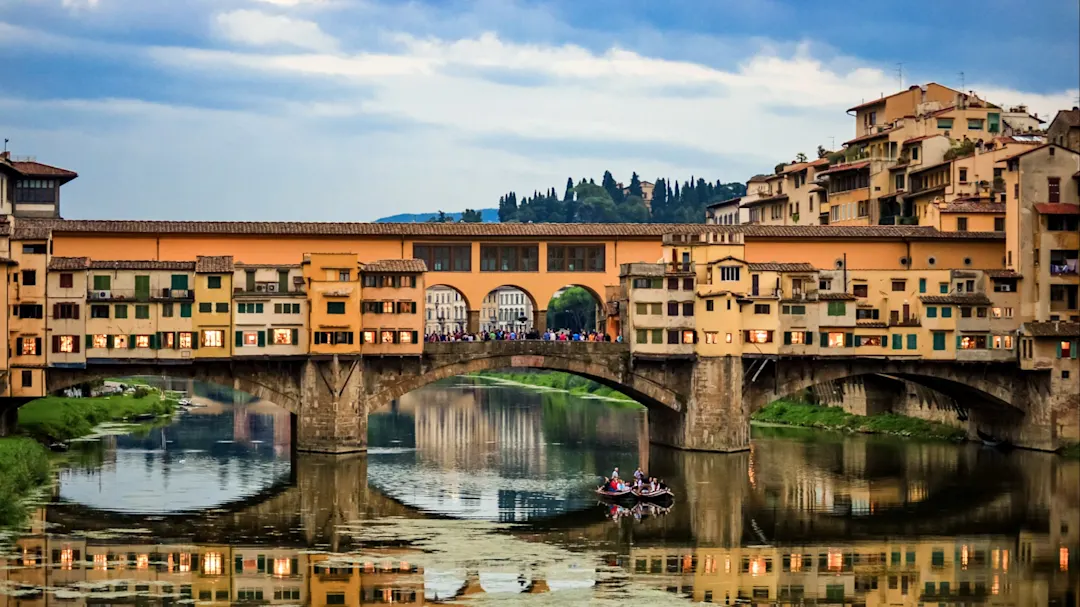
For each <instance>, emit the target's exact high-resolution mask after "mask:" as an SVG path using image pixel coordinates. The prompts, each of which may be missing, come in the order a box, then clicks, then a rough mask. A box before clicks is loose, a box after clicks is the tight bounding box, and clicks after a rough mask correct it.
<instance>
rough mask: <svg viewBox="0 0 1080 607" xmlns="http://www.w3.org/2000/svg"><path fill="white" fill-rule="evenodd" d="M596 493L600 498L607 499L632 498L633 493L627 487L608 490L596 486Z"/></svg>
mask: <svg viewBox="0 0 1080 607" xmlns="http://www.w3.org/2000/svg"><path fill="white" fill-rule="evenodd" d="M596 494H597V495H599V496H600V498H601V499H607V500H625V499H634V494H633V492H632V491H631V490H630V488H629V487H627V488H626V489H623V490H622V491H610V490H608V489H604V488H603V487H597V488H596Z"/></svg>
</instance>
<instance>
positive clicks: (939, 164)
mask: <svg viewBox="0 0 1080 607" xmlns="http://www.w3.org/2000/svg"><path fill="white" fill-rule="evenodd" d="M951 162H952V160H943V161H941V162H935V163H934V164H926V165H923V166H920V167H916V168H914V169H911V171H910V172H909V173H908V174H909V175H914V174H915V173H922V172H923V171H929V170H930V169H936V168H939V167H943V166H947V165H948V164H949V163H951Z"/></svg>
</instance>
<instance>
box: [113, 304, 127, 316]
mask: <svg viewBox="0 0 1080 607" xmlns="http://www.w3.org/2000/svg"><path fill="white" fill-rule="evenodd" d="M127 317H128V307H127V305H126V304H116V311H115V312H114V313H113V318H127Z"/></svg>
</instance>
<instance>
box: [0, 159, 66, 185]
mask: <svg viewBox="0 0 1080 607" xmlns="http://www.w3.org/2000/svg"><path fill="white" fill-rule="evenodd" d="M11 166H13V167H15V170H16V171H18V172H20V173H22V174H23V175H26V176H27V177H53V178H58V179H60V180H61V181H65V180H66V181H71V180H72V179H75V178H76V177H78V176H79V174H78V173H76V172H75V171H69V170H67V169H61V168H60V167H54V166H50V165H47V164H41V163H40V162H26V161H12V162H11Z"/></svg>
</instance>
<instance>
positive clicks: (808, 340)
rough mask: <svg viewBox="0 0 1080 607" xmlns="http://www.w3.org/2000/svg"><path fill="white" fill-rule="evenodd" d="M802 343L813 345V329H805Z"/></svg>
mask: <svg viewBox="0 0 1080 607" xmlns="http://www.w3.org/2000/svg"><path fill="white" fill-rule="evenodd" d="M803 343H804V344H806V345H808V346H812V345H814V333H813V331H807V332H806V333H805V334H804V335H803Z"/></svg>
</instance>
